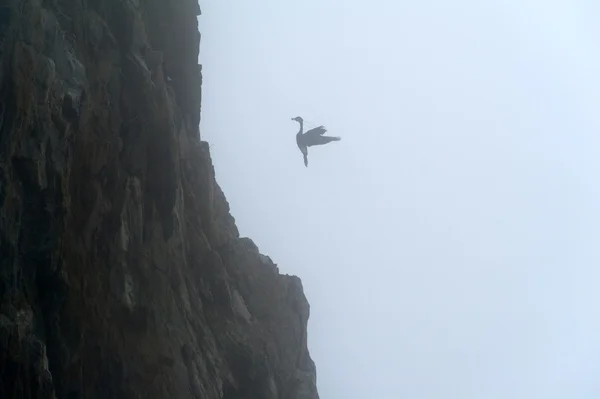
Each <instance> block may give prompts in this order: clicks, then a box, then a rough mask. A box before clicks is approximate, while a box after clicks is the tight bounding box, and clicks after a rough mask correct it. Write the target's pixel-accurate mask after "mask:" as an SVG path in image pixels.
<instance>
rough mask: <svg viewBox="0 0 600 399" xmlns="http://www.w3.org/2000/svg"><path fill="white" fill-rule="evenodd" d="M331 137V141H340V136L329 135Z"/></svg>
mask: <svg viewBox="0 0 600 399" xmlns="http://www.w3.org/2000/svg"><path fill="white" fill-rule="evenodd" d="M329 137H330V138H331V141H340V140H341V139H342V138H341V137H339V136H333V137H332V136H329Z"/></svg>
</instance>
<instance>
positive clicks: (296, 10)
mask: <svg viewBox="0 0 600 399" xmlns="http://www.w3.org/2000/svg"><path fill="white" fill-rule="evenodd" d="M597 4H598V3H597V1H577V0H564V1H552V0H543V1H542V0H504V1H501V0H490V1H481V0H455V1H442V0H437V1H436V0H429V1H411V2H404V1H391V0H389V1H376V0H373V1H371V2H364V1H362V2H358V1H348V0H346V1H341V0H305V1H281V0H263V1H247V0H235V1H234V0H230V1H224V0H204V1H202V4H201V6H202V12H203V15H202V16H201V17H199V21H200V22H199V26H200V30H201V32H202V42H201V47H200V49H201V50H200V60H201V62H202V64H203V66H204V85H203V109H202V126H201V128H202V135H203V138H204V139H206V140H208V141H209V142H210V143H211V144H212V154H213V159H214V162H215V168H216V171H217V179H218V181H219V183H220V184H221V185H222V187H223V189H224V191H225V193H226V195H227V198H228V200H229V202H230V204H231V208H232V213H233V214H234V216H235V218H236V220H237V222H238V226H239V228H240V231H241V233H242V234H243V235H246V236H249V237H251V238H252V239H254V240H255V242H256V243H257V245H258V246H259V247H260V249H261V250H262V252H264V253H266V254H268V255H270V256H271V257H272V258H273V259H274V261H275V262H276V263H278V264H279V266H280V269H281V271H282V272H284V273H290V274H296V275H298V276H300V277H301V278H302V280H303V282H304V288H305V292H306V295H307V297H308V299H309V301H310V303H311V319H310V321H309V345H310V350H311V353H312V356H313V358H314V360H315V362H316V364H317V372H318V386H319V391H320V394H321V397H322V398H323V399H400V398H411V399H421V398H422V399H454V398H456V399H488V398H489V399H506V398H511V399H519V398H523V399H538V398H539V399H554V398H556V399H587V398H598V397H600V379H599V375H600V360H599V359H600V311H599V306H598V304H599V303H600V289H599V288H598V287H599V282H600V271H599V270H600V269H599V266H600V259H599V258H600V255H599V249H600V245H598V243H599V242H600V240H599V239H600V227H599V226H600V192H599V191H600V189H599V185H598V175H599V173H598V172H599V171H600V157H599V156H598V151H599V149H600V139H599V129H600V112H599V109H600V77H599V76H600V44H599V42H598V38H599V37H600V25H598V24H597V16H598V15H599V13H600V6H599V5H597ZM297 115H300V116H302V117H304V118H305V120H306V121H307V122H311V123H312V124H313V125H316V124H317V125H318V124H324V125H325V126H326V127H327V128H328V130H329V134H331V135H333V136H341V137H342V141H341V142H337V143H331V144H328V145H326V146H323V147H317V148H311V149H309V167H308V168H305V167H304V164H303V161H302V154H301V153H300V151H299V150H298V148H297V147H296V143H295V137H294V136H295V134H296V132H297V129H298V124H297V123H296V122H294V121H291V120H290V118H292V117H295V116H297Z"/></svg>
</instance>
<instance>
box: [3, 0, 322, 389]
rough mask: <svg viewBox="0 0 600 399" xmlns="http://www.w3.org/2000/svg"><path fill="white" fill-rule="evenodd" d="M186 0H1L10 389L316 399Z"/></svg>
mask: <svg viewBox="0 0 600 399" xmlns="http://www.w3.org/2000/svg"><path fill="white" fill-rule="evenodd" d="M199 13H200V10H199V7H198V5H197V4H196V3H195V2H194V1H189V0H178V1H175V0H95V1H87V0H2V2H0V397H1V398H68V399H74V398H103V399H104V398H194V399H213V398H214V399H216V398H223V399H238V398H239V399H242V398H247V399H250V398H251V399H261V398H265V399H316V398H318V394H317V392H316V387H315V385H316V384H315V379H316V377H315V376H316V373H315V366H314V364H313V362H312V360H311V358H310V356H309V353H308V350H307V346H306V326H307V320H308V317H309V305H308V303H307V301H306V298H305V297H304V294H303V291H302V284H301V282H300V280H299V279H298V278H297V277H294V276H287V275H281V274H279V272H278V268H277V266H276V265H275V264H274V263H273V262H272V261H271V259H270V258H268V257H266V256H264V255H261V254H260V253H259V251H258V249H257V247H256V246H255V245H254V244H253V243H252V241H251V240H249V239H247V238H240V237H239V234H238V231H237V229H236V226H235V223H234V220H233V218H232V217H231V215H230V214H229V208H228V204H227V201H226V199H225V197H224V195H223V192H222V191H221V189H220V188H219V186H218V185H217V183H216V182H215V177H214V170H213V167H212V163H211V158H210V154H209V150H208V145H207V143H206V142H203V141H201V140H200V135H199V132H198V124H199V120H200V101H201V97H200V93H201V91H200V87H201V82H202V78H201V68H200V66H199V65H198V64H197V56H198V45H199V41H200V35H199V33H198V28H197V15H199Z"/></svg>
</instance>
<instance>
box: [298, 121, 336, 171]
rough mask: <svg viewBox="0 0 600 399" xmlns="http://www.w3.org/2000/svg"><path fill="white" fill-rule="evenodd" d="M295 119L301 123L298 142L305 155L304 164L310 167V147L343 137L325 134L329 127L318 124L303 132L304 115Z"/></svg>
mask: <svg viewBox="0 0 600 399" xmlns="http://www.w3.org/2000/svg"><path fill="white" fill-rule="evenodd" d="M292 120H293V121H296V122H298V123H299V124H300V130H299V131H298V134H296V144H297V145H298V148H299V149H300V152H302V155H303V157H304V166H306V167H308V147H312V146H315V145H324V144H328V143H331V142H332V141H340V140H341V139H342V138H341V137H333V136H324V134H325V132H326V131H327V129H325V126H323V125H321V126H317V127H315V128H314V129H310V130H308V131H307V132H306V133H302V131H303V129H304V119H302V117H300V116H297V117H295V118H292Z"/></svg>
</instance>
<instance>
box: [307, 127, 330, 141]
mask: <svg viewBox="0 0 600 399" xmlns="http://www.w3.org/2000/svg"><path fill="white" fill-rule="evenodd" d="M326 131H327V129H325V126H323V125H321V126H317V127H315V128H314V129H310V130H309V131H307V132H306V133H304V136H306V137H307V138H311V137H318V136H322V135H324V134H325V132H326Z"/></svg>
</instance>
